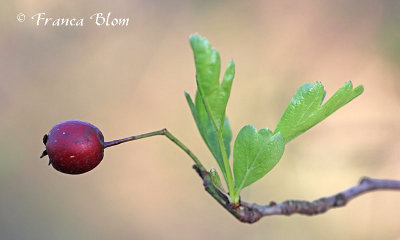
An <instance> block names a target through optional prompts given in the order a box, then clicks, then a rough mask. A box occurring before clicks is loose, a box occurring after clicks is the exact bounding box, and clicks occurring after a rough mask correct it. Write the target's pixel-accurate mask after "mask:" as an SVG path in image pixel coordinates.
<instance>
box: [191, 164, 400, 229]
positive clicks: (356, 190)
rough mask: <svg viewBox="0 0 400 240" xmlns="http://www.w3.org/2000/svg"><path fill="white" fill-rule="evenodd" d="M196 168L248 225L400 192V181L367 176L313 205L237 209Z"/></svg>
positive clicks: (245, 205)
mask: <svg viewBox="0 0 400 240" xmlns="http://www.w3.org/2000/svg"><path fill="white" fill-rule="evenodd" d="M193 168H194V169H195V170H196V171H197V173H198V174H199V175H200V177H201V178H202V179H203V185H204V187H205V189H206V191H207V192H208V193H209V194H210V195H211V196H212V197H213V198H214V199H215V200H216V201H217V202H218V203H219V204H221V205H222V206H223V207H224V208H225V209H226V210H227V211H228V212H230V213H231V214H232V215H233V216H235V217H236V218H237V219H238V220H239V221H241V222H245V223H254V222H257V221H258V220H260V219H261V218H262V217H265V216H271V215H286V216H290V215H292V214H295V213H297V214H302V215H309V216H312V215H316V214H321V213H324V212H326V211H328V210H330V209H332V208H337V207H343V206H345V205H346V204H347V203H348V202H349V201H351V200H352V199H354V198H356V197H358V196H360V195H362V194H364V193H367V192H372V191H378V190H400V181H396V180H384V179H373V178H368V177H364V178H362V179H361V181H360V183H359V184H358V185H356V186H353V187H351V188H349V189H346V190H344V191H342V192H339V193H337V194H335V195H332V196H329V197H324V198H320V199H317V200H315V201H312V202H308V201H302V200H287V201H284V202H281V203H278V204H277V203H275V202H271V203H270V204H269V205H260V204H257V203H247V202H243V201H241V202H240V205H239V206H237V207H235V206H233V205H232V204H230V203H229V201H228V198H227V197H226V193H222V192H221V191H220V190H219V189H218V188H216V187H215V186H214V185H213V183H212V181H211V176H210V174H209V173H208V172H207V171H201V170H199V168H198V167H197V166H196V165H194V166H193Z"/></svg>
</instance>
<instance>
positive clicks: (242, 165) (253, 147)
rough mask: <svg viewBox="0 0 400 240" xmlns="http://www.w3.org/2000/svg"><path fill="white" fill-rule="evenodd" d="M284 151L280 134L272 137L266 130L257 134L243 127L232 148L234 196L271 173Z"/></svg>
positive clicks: (255, 130) (249, 127)
mask: <svg viewBox="0 0 400 240" xmlns="http://www.w3.org/2000/svg"><path fill="white" fill-rule="evenodd" d="M284 150H285V140H284V138H283V137H282V135H281V134H280V133H277V134H275V135H274V134H273V133H272V132H271V130H269V129H266V128H263V129H260V130H259V131H258V132H257V129H256V128H255V127H254V126H251V125H247V126H245V127H243V128H242V129H241V130H240V132H239V134H238V136H237V138H236V140H235V144H234V147H233V173H234V176H235V184H236V195H237V196H238V195H239V192H240V191H241V189H243V188H245V187H247V186H249V185H250V184H252V183H254V182H256V181H257V180H259V179H260V178H262V177H263V176H265V175H266V174H267V173H268V172H269V171H271V169H272V168H273V167H274V166H275V165H276V164H277V163H278V162H279V160H280V159H281V157H282V155H283V152H284Z"/></svg>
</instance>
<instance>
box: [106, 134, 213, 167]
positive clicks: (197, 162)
mask: <svg viewBox="0 0 400 240" xmlns="http://www.w3.org/2000/svg"><path fill="white" fill-rule="evenodd" d="M158 135H164V136H166V137H167V138H168V139H169V140H171V141H172V142H173V143H175V144H176V145H177V146H178V147H179V148H181V149H182V150H183V151H185V152H186V153H187V155H189V157H190V158H191V159H192V160H193V161H194V163H195V164H196V166H197V167H198V169H199V170H200V171H207V170H206V168H205V167H204V166H203V164H201V162H200V161H199V159H198V158H197V157H196V155H194V153H193V152H192V151H190V149H189V148H188V147H186V146H185V145H184V144H183V143H182V142H181V141H179V139H177V138H176V137H175V136H174V135H172V134H171V133H170V132H169V131H168V130H167V129H166V128H164V129H161V130H158V131H154V132H149V133H144V134H140V135H136V136H131V137H127V138H122V139H118V140H114V141H110V142H105V143H104V148H108V147H111V146H115V145H118V144H121V143H125V142H130V141H133V140H138V139H142V138H147V137H153V136H158Z"/></svg>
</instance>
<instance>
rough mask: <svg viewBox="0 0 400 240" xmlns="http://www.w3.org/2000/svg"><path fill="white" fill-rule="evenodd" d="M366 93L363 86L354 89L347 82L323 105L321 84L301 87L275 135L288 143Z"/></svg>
mask: <svg viewBox="0 0 400 240" xmlns="http://www.w3.org/2000/svg"><path fill="white" fill-rule="evenodd" d="M363 91H364V87H363V86H362V85H360V86H358V87H356V88H354V89H353V84H352V83H351V82H346V83H345V84H344V85H343V86H342V87H341V88H339V90H337V91H336V93H335V94H334V95H333V96H332V97H331V98H330V99H329V100H328V101H327V102H326V103H325V104H323V105H321V104H322V101H323V99H324V97H325V91H324V87H323V86H322V84H321V83H320V82H316V83H314V84H312V83H306V84H303V85H302V86H300V88H299V89H298V90H297V91H296V94H295V95H294V96H293V98H292V100H291V101H290V103H289V105H288V107H287V108H286V110H285V112H284V113H283V115H282V117H281V119H280V120H279V122H278V125H277V126H276V129H275V131H274V133H278V132H280V133H281V134H282V136H283V138H284V139H285V141H286V142H289V141H290V140H292V139H293V138H295V137H297V136H299V135H300V134H302V133H304V132H305V131H307V130H308V129H310V128H312V127H313V126H315V125H316V124H318V123H319V122H321V121H322V120H324V119H325V118H327V117H328V116H329V115H331V114H332V113H334V112H335V111H336V110H338V109H339V108H341V107H343V106H344V105H346V104H347V103H349V102H350V101H351V100H353V99H354V98H356V97H357V96H359V95H360V94H361V93H362V92H363Z"/></svg>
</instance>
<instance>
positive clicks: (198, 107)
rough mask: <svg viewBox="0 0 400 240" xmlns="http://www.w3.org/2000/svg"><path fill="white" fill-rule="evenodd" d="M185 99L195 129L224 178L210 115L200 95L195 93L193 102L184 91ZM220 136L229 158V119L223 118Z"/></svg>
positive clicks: (224, 174) (224, 173)
mask: <svg viewBox="0 0 400 240" xmlns="http://www.w3.org/2000/svg"><path fill="white" fill-rule="evenodd" d="M185 96H186V100H187V102H188V104H189V107H190V110H191V112H192V115H193V118H194V120H195V122H196V125H197V129H198V130H199V132H200V135H201V137H202V138H203V140H204V142H205V143H206V145H207V147H208V149H209V150H210V152H211V153H212V155H213V156H214V158H215V159H216V161H217V163H218V166H219V167H220V169H221V172H222V174H223V176H224V178H225V179H226V171H225V165H224V161H223V159H222V154H221V149H220V147H219V142H218V136H217V132H216V130H215V128H214V125H213V124H212V122H211V119H210V117H209V116H208V114H207V112H206V110H205V107H204V104H203V102H202V100H201V97H200V95H199V94H198V93H197V94H196V99H195V104H194V103H193V101H192V98H191V97H190V95H189V94H188V93H186V92H185ZM222 137H223V141H224V146H225V150H226V154H227V156H228V158H229V155H230V152H231V147H230V144H231V141H232V131H231V128H230V125H229V121H228V119H227V118H225V122H224V126H223V129H222Z"/></svg>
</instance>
